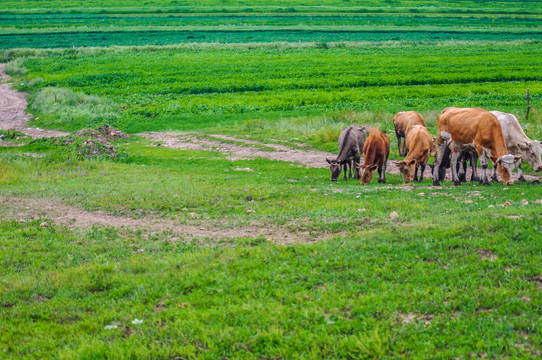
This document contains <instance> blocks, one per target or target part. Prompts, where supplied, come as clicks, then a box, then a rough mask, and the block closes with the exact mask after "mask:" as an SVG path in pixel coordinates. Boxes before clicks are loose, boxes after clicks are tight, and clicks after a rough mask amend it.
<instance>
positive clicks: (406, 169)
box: [397, 159, 416, 183]
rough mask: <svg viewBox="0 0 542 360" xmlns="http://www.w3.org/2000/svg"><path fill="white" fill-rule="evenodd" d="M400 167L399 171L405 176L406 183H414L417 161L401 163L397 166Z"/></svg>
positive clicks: (403, 161)
mask: <svg viewBox="0 0 542 360" xmlns="http://www.w3.org/2000/svg"><path fill="white" fill-rule="evenodd" d="M397 165H398V166H399V170H400V171H401V174H403V178H404V179H405V182H406V183H409V182H412V181H414V173H415V172H416V160H414V159H412V160H410V161H408V162H407V161H405V160H402V161H399V163H398V164H397Z"/></svg>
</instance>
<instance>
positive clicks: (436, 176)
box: [433, 144, 446, 186]
mask: <svg viewBox="0 0 542 360" xmlns="http://www.w3.org/2000/svg"><path fill="white" fill-rule="evenodd" d="M445 148H446V146H444V147H442V148H441V144H439V145H438V151H437V156H435V161H434V162H433V186H439V185H440V180H443V179H442V177H441V173H442V170H440V164H441V163H442V158H443V157H444V150H445ZM445 171H446V170H445Z"/></svg>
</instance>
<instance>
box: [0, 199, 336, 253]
mask: <svg viewBox="0 0 542 360" xmlns="http://www.w3.org/2000/svg"><path fill="white" fill-rule="evenodd" d="M0 208H1V209H2V210H0V218H2V219H4V218H5V219H11V220H17V221H20V222H26V221H31V220H37V219H47V220H50V221H52V222H54V223H56V224H59V225H64V226H67V227H69V228H72V229H75V228H89V227H93V226H105V227H115V228H121V229H128V230H145V231H148V232H150V233H163V232H169V233H171V234H172V235H173V236H172V237H171V238H172V239H173V240H174V241H192V240H203V239H214V240H224V239H234V238H244V237H249V238H265V239H267V240H269V241H272V242H274V243H277V244H290V243H307V242H315V241H320V240H323V239H326V238H330V237H333V236H336V235H337V234H324V235H321V236H320V235H314V234H310V233H309V232H308V231H305V230H300V231H290V230H289V229H288V228H287V227H281V226H278V225H272V224H266V223H262V222H257V221H254V222H251V223H249V225H242V226H235V224H233V225H232V224H224V223H220V222H218V221H208V220H207V221H201V220H198V221H192V223H191V224H183V223H181V221H180V220H174V219H164V218H159V217H152V216H147V217H141V218H137V219H134V218H131V217H128V216H113V215H109V214H107V213H105V212H103V211H87V210H84V209H81V208H78V207H74V206H69V205H66V204H63V203H61V202H58V201H54V200H51V199H42V198H19V197H7V196H0ZM47 224H48V223H47ZM44 226H45V225H44Z"/></svg>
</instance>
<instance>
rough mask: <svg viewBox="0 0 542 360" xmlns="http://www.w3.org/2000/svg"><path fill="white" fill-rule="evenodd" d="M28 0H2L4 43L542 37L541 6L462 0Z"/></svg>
mask: <svg viewBox="0 0 542 360" xmlns="http://www.w3.org/2000/svg"><path fill="white" fill-rule="evenodd" d="M246 5H247V4H244V3H243V2H237V1H231V2H230V1H220V2H216V1H201V2H190V4H185V3H181V2H169V1H164V2H153V3H152V6H151V4H148V3H146V4H141V3H139V2H130V1H128V2H117V1H115V2H103V1H92V2H90V1H84V2H70V1H50V2H47V1H40V2H36V1H25V2H23V3H17V5H14V4H13V3H11V2H9V1H7V2H2V3H1V4H0V49H8V48H58V47H70V48H71V47H89V46H111V45H130V46H132V45H137V46H141V45H172V44H178V43H194V42H200V43H216V42H220V43H247V42H276V41H288V42H299V41H300V42H317V41H321V42H336V41H354V42H360V41H370V42H380V41H431V42H434V41H450V40H455V41H457V40H459V41H480V40H490V41H510V40H540V39H541V37H542V29H541V27H540V23H541V20H542V6H541V4H540V2H538V1H530V2H508V1H503V2H478V1H462V2H460V4H458V3H456V2H451V1H450V2H443V1H426V2H420V1H372V2H366V1H364V2H351V1H336V2H326V6H322V4H320V3H316V2H313V1H306V2H295V1H277V2H269V3H268V2H266V6H246Z"/></svg>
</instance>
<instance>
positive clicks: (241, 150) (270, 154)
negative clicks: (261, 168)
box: [138, 132, 337, 168]
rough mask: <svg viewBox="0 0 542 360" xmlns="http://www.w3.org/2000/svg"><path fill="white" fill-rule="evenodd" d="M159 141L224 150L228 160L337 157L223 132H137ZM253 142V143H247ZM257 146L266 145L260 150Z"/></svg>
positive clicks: (314, 163)
mask: <svg viewBox="0 0 542 360" xmlns="http://www.w3.org/2000/svg"><path fill="white" fill-rule="evenodd" d="M138 135H140V136H143V137H145V138H147V139H149V140H152V141H154V142H156V143H158V144H159V146H164V147H169V148H172V149H181V150H207V151H219V152H221V153H224V154H227V155H228V156H229V159H230V160H243V159H253V158H258V157H259V158H266V159H271V160H280V161H286V162H291V163H298V164H301V165H304V166H306V167H313V168H326V167H328V166H329V165H328V163H327V162H326V157H333V158H335V157H337V155H336V154H332V153H327V152H324V151H319V150H299V149H292V148H291V147H289V146H285V145H279V144H268V143H261V142H259V141H254V140H248V139H239V138H235V137H231V136H226V135H210V137H211V138H214V139H216V140H213V139H202V138H198V137H197V136H196V135H194V134H190V133H186V132H147V133H141V134H138ZM220 140H226V141H235V142H238V143H242V144H245V145H249V146H244V145H237V144H231V143H227V142H224V141H220ZM250 145H255V146H250ZM258 146H265V147H267V148H270V149H269V150H270V151H266V150H262V149H261V148H259V147H258Z"/></svg>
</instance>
